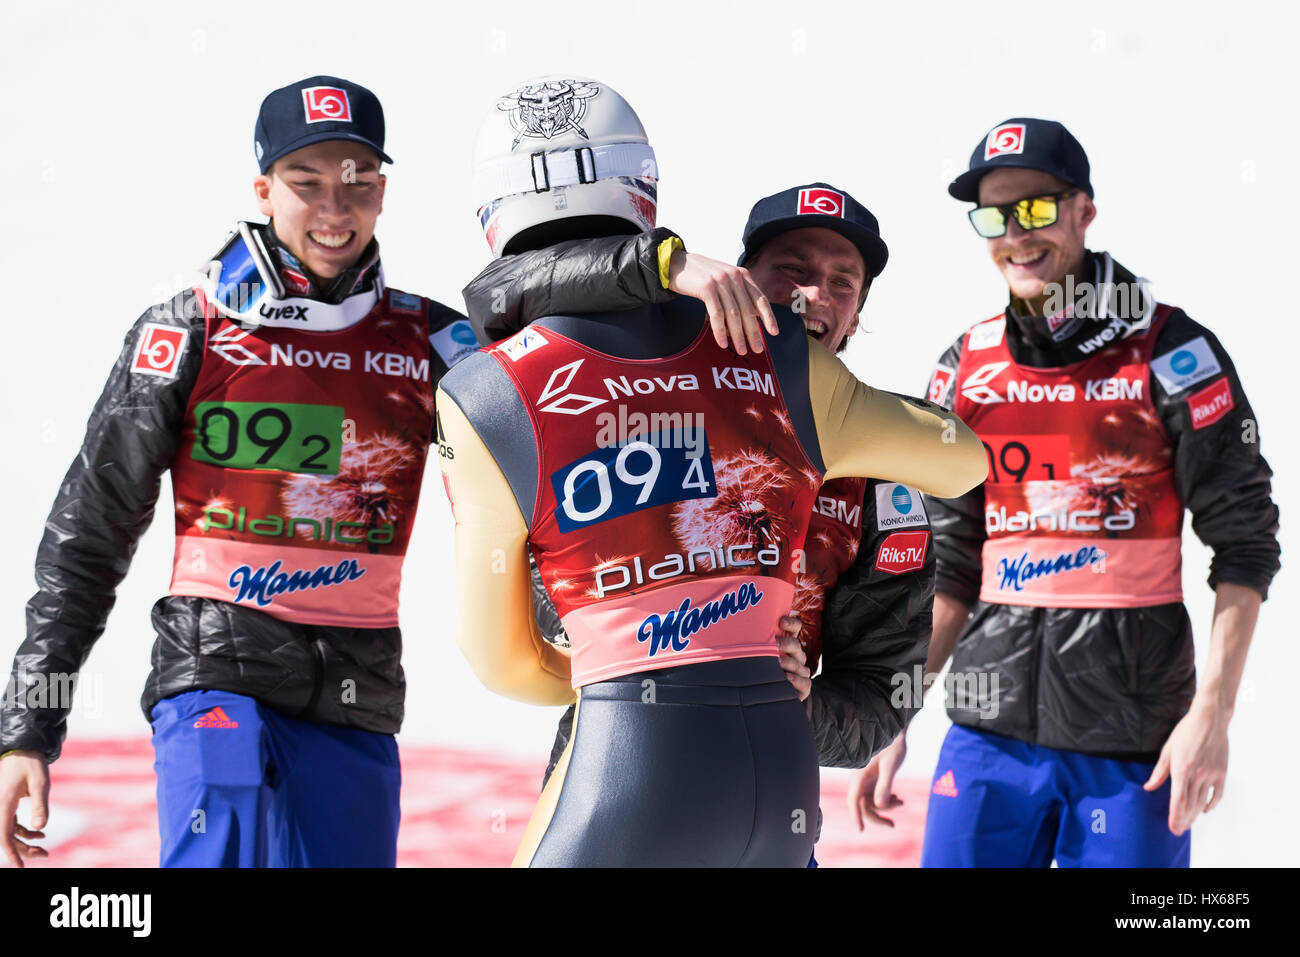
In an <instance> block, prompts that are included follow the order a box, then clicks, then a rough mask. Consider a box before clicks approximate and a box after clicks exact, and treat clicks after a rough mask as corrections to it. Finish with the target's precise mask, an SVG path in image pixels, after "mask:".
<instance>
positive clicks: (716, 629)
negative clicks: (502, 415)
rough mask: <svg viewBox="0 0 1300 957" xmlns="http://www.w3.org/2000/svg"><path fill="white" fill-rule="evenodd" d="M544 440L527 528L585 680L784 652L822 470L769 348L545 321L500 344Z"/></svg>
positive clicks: (576, 677)
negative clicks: (564, 331) (645, 352)
mask: <svg viewBox="0 0 1300 957" xmlns="http://www.w3.org/2000/svg"><path fill="white" fill-rule="evenodd" d="M492 355H493V356H494V357H495V358H496V360H497V361H498V362H499V363H500V364H501V366H502V368H504V369H505V371H506V373H507V374H508V375H510V376H511V378H512V379H513V380H514V382H515V386H516V388H517V389H518V391H519V393H520V395H521V396H522V398H523V400H524V404H525V406H526V408H527V410H528V413H529V416H530V418H531V420H532V424H533V429H534V432H535V436H536V441H537V448H538V450H539V457H540V462H539V475H538V493H537V497H536V505H535V509H534V514H533V515H532V516H531V519H530V525H529V542H530V544H531V546H532V549H533V554H534V556H535V558H536V560H537V564H538V567H539V569H540V571H541V574H542V581H543V582H544V584H545V585H546V587H547V590H548V591H549V593H550V595H551V598H552V600H553V601H554V603H555V606H556V608H557V610H558V611H559V613H560V616H561V620H562V621H563V623H564V629H565V631H566V632H567V633H568V635H569V639H570V641H571V642H572V646H573V684H574V687H581V686H583V685H586V684H590V683H592V682H595V681H602V680H605V679H608V678H613V677H617V676H619V675H624V674H630V673H633V672H637V671H646V670H651V669H659V668H668V667H674V666H677V665H682V664H688V663H694V662H702V661H715V660H722V659H728V658H742V657H756V656H769V655H770V656H775V655H777V654H778V651H777V647H776V642H775V638H774V634H775V631H776V625H777V619H778V618H780V617H781V616H782V615H784V614H786V613H788V611H789V610H790V608H791V605H792V600H793V596H794V591H795V575H796V570H797V567H798V564H799V561H798V556H797V554H796V553H797V551H798V550H799V549H801V548H802V546H803V542H804V536H805V534H806V533H807V529H808V521H809V516H810V514H811V511H812V505H813V499H814V496H815V494H816V492H817V489H818V488H819V487H820V486H821V480H822V476H821V475H820V474H819V473H818V471H817V470H816V469H815V467H814V466H813V465H812V463H811V462H809V461H808V458H807V456H806V455H805V454H804V451H803V449H802V447H801V446H800V444H799V442H798V440H797V439H796V437H795V430H794V428H793V427H792V425H791V422H790V416H789V412H788V410H787V408H786V404H785V400H784V398H783V396H782V394H781V390H780V385H779V382H778V381H777V376H776V373H775V372H774V370H773V367H772V364H771V361H770V357H769V355H768V354H767V353H766V352H764V353H761V354H754V353H750V354H749V355H747V356H736V355H735V354H733V353H731V352H729V351H725V350H722V349H720V348H718V346H717V344H716V343H715V342H714V341H713V337H712V335H711V334H710V333H709V330H708V328H707V326H706V327H705V328H704V329H702V330H701V332H700V335H699V337H698V338H697V339H696V340H695V341H694V343H693V344H692V345H691V346H690V347H689V348H687V349H686V350H685V351H684V352H682V353H680V354H678V355H676V356H672V357H669V358H664V359H650V360H627V359H619V358H616V357H613V356H609V355H605V354H602V353H598V352H595V351H593V350H591V349H589V348H587V347H586V346H583V345H581V344H579V343H577V342H575V341H573V340H572V339H569V338H567V337H565V336H563V335H560V334H559V333H557V332H555V331H553V330H551V329H547V328H537V327H532V328H529V329H526V330H524V331H523V332H522V333H520V334H518V335H517V336H515V337H514V338H512V339H509V340H506V341H505V342H503V343H501V344H499V345H498V346H496V347H495V348H494V349H493V350H492Z"/></svg>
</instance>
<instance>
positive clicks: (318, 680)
mask: <svg viewBox="0 0 1300 957" xmlns="http://www.w3.org/2000/svg"><path fill="white" fill-rule="evenodd" d="M311 651H312V659H313V661H314V663H315V669H314V674H313V676H312V689H311V698H310V699H308V701H307V706H306V707H305V708H303V709H302V714H303V717H308V718H309V717H310V716H311V715H312V713H313V712H314V711H315V710H316V704H317V702H319V701H320V696H321V692H322V691H323V690H324V689H325V652H324V651H322V650H321V646H320V639H319V638H312V639H311Z"/></svg>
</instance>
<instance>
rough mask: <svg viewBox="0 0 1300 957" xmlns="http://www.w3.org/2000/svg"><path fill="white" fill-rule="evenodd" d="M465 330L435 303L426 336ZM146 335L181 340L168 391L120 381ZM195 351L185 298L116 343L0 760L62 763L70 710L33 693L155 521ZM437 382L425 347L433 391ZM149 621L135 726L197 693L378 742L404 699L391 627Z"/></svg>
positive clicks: (67, 492) (232, 608) (204, 611)
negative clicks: (163, 330)
mask: <svg viewBox="0 0 1300 957" xmlns="http://www.w3.org/2000/svg"><path fill="white" fill-rule="evenodd" d="M376 255H377V254H376ZM368 265H377V259H375V260H372V261H369V262H368ZM351 282H352V278H348V279H347V282H346V283H345V284H344V285H350V284H351ZM336 285H338V283H336ZM322 298H323V297H322ZM464 318H465V317H464V316H462V315H461V314H460V313H458V312H456V311H455V310H453V309H449V308H448V307H446V306H443V305H441V304H439V303H432V304H431V305H430V308H429V316H428V319H429V327H430V332H434V331H437V330H440V329H442V328H443V327H445V326H447V325H449V324H451V323H452V322H455V321H456V320H462V321H463V320H464ZM150 322H152V323H160V324H163V325H168V326H176V327H179V328H182V329H185V330H186V333H187V336H188V339H187V344H186V347H185V349H184V354H183V356H182V358H181V360H180V366H179V368H178V369H177V372H176V375H175V377H174V378H165V377H161V376H156V375H141V374H137V373H133V372H132V371H131V365H132V361H133V358H134V352H135V348H136V345H137V343H138V341H139V338H140V334H141V330H142V328H143V326H144V324H145V323H150ZM204 346H205V343H204V320H203V315H202V311H201V306H200V304H199V302H198V300H197V297H196V296H195V294H194V293H193V292H192V291H189V290H187V291H184V292H181V293H178V294H177V295H176V296H175V297H174V298H173V299H171V300H170V301H168V302H165V303H161V304H159V305H157V306H154V307H153V308H151V309H149V310H148V311H146V312H145V313H144V314H143V315H142V316H141V317H140V318H139V319H138V320H137V321H136V323H135V324H134V325H133V326H132V328H131V330H130V331H129V332H128V333H127V335H126V339H125V342H124V344H123V347H122V351H121V353H120V355H119V356H118V359H117V362H116V364H115V365H114V366H113V370H112V372H111V373H110V374H109V377H108V382H107V384H106V385H105V386H104V390H103V393H102V394H101V395H100V397H99V400H98V402H96V404H95V408H94V411H93V412H92V413H91V416H90V421H89V423H88V424H87V427H86V437H85V441H84V442H83V443H82V446H81V450H80V452H79V453H78V455H77V458H76V460H75V461H74V462H73V463H72V466H71V467H70V468H69V469H68V472H67V475H66V476H65V477H64V479H63V482H62V484H61V485H60V486H59V491H58V494H57V496H56V498H55V501H54V507H53V508H52V509H51V510H50V515H49V518H48V519H47V520H46V523H45V534H44V536H43V537H42V539H41V543H40V546H39V548H38V550H37V555H36V582H37V588H38V590H37V592H36V594H35V595H33V596H32V598H31V600H30V601H29V602H28V603H27V634H26V639H25V640H24V641H23V642H22V644H21V646H20V647H19V648H18V652H17V654H16V655H15V657H14V665H13V672H12V674H11V676H10V679H9V683H8V687H7V689H6V696H5V698H4V703H3V708H2V709H0V753H2V752H5V751H10V750H19V749H28V750H33V751H39V752H41V753H43V754H44V755H45V756H46V759H47V760H49V761H53V760H55V759H56V758H57V757H58V756H59V752H60V749H61V747H62V743H63V738H64V736H65V734H66V730H67V728H66V723H67V716H68V710H69V707H70V704H71V702H70V701H68V700H67V699H66V698H62V699H60V700H58V701H49V700H43V699H38V698H36V697H34V696H33V689H36V688H38V687H39V686H41V685H47V686H53V685H51V684H50V678H49V677H48V676H62V675H76V674H78V673H79V672H80V670H81V667H82V665H83V663H84V662H85V660H86V657H87V655H88V654H89V653H90V650H91V648H92V646H93V645H94V643H95V641H96V640H97V639H98V638H99V636H100V635H101V634H103V631H104V627H105V625H106V623H107V619H108V614H109V611H110V610H111V609H112V607H113V603H114V600H115V591H116V588H117V586H118V584H119V583H120V582H121V581H122V579H123V578H124V577H125V576H126V572H127V568H128V567H129V565H130V563H131V558H132V556H133V555H134V553H135V548H136V545H137V543H138V541H139V539H140V536H141V535H143V534H144V531H145V529H147V528H148V527H149V524H150V522H151V521H152V519H153V513H154V506H155V503H156V501H157V498H158V493H159V488H160V485H161V481H162V474H163V472H165V471H166V470H167V468H168V466H169V464H170V463H171V461H172V458H173V456H174V455H175V454H176V450H177V448H178V446H179V444H180V441H181V429H182V425H183V420H184V415H185V410H186V406H187V404H188V401H189V395H190V392H191V390H192V389H193V387H194V383H195V381H196V378H197V376H198V371H199V365H200V360H201V357H202V355H203V350H204ZM445 372H446V364H445V363H444V362H443V361H442V358H441V357H440V355H439V354H438V352H437V351H436V350H435V349H432V348H431V349H430V380H431V388H433V389H436V388H437V382H438V379H439V378H440V377H441V375H442V374H443V373H445ZM431 438H432V437H431ZM152 618H153V625H154V628H155V630H156V632H157V635H158V637H157V641H156V643H155V644H154V648H153V655H152V658H153V668H152V671H151V672H150V674H149V678H148V682H147V684H146V687H145V691H144V695H143V697H142V699H141V702H140V703H141V707H142V708H143V709H144V713H145V716H146V718H148V717H149V715H150V712H151V710H152V708H153V706H154V704H156V703H157V702H158V701H159V700H161V699H162V698H166V697H170V696H172V695H176V694H180V693H182V692H185V691H192V690H198V689H208V690H223V691H232V692H236V693H239V694H244V695H248V696H250V697H253V698H256V699H257V700H258V701H260V702H262V703H263V704H266V705H268V706H269V707H272V708H274V709H276V710H277V711H280V712H282V713H284V714H287V715H289V716H291V717H297V718H301V719H304V720H310V721H318V722H322V723H326V724H338V725H344V726H348V727H355V728H361V729H363V730H367V731H376V732H382V733H395V732H396V731H397V730H398V728H399V727H400V726H401V723H402V716H403V707H404V705H403V702H404V698H405V690H406V689H405V679H404V677H403V674H402V668H401V664H400V657H401V632H400V631H399V630H398V629H397V628H395V627H394V628H376V629H357V628H338V627H325V626H318V625H301V624H294V623H291V622H285V621H280V620H277V619H275V618H272V617H270V616H269V615H265V614H263V613H261V612H258V611H255V610H252V609H249V608H246V607H242V606H236V605H233V604H229V603H227V602H222V601H215V600H211V599H206V598H191V597H175V596H168V597H165V598H162V599H161V600H159V601H158V602H157V604H155V606H154V609H153V615H152ZM345 682H350V683H349V684H346V685H345V684H344V683H345ZM56 683H57V681H56ZM33 704H37V705H39V706H36V707H33V706H32V705H33Z"/></svg>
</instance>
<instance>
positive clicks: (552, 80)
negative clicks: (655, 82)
mask: <svg viewBox="0 0 1300 957" xmlns="http://www.w3.org/2000/svg"><path fill="white" fill-rule="evenodd" d="M658 178H659V172H658V167H657V166H656V165H655V154H654V150H653V149H651V148H650V143H649V141H648V140H647V138H646V133H645V127H643V126H642V125H641V121H640V120H639V119H638V118H637V115H636V113H635V112H634V111H633V109H632V107H630V106H628V104H627V101H626V100H624V99H623V97H621V96H619V94H618V93H617V91H615V90H613V89H612V88H610V87H608V86H606V85H605V84H603V83H598V82H597V81H595V80H590V79H586V78H584V77H579V76H574V75H572V74H555V75H552V76H543V77H538V78H536V79H532V80H529V81H528V82H526V83H524V84H522V85H521V86H519V87H518V88H516V89H515V90H513V91H511V92H510V93H507V94H506V95H504V96H502V97H499V98H498V99H497V101H496V103H495V104H494V106H493V108H492V111H491V113H489V114H488V117H487V119H486V120H484V122H483V125H482V126H481V127H480V128H479V133H478V139H477V140H476V141H475V144H474V180H473V187H472V188H473V193H474V201H475V203H476V204H477V208H478V215H479V222H480V224H481V225H482V226H483V233H484V235H485V236H486V237H487V242H488V246H489V247H491V249H492V255H493V256H494V257H497V258H499V257H501V256H502V255H504V254H505V251H506V247H507V246H509V244H510V241H511V240H513V239H514V238H515V237H517V236H518V235H519V234H520V233H522V232H523V231H524V230H526V229H530V228H531V227H533V226H539V225H541V224H543V223H553V222H556V221H559V220H565V219H572V218H574V217H579V216H584V217H601V218H602V219H603V218H606V217H613V218H614V219H616V220H621V221H622V223H614V224H612V225H614V226H616V227H618V228H620V229H621V227H622V225H623V224H627V226H628V229H627V231H628V232H641V231H643V230H647V229H653V228H654V225H655V209H656V204H657V190H656V185H655V184H656V182H657V180H658ZM605 225H606V226H608V225H611V224H609V223H608V222H607V221H605Z"/></svg>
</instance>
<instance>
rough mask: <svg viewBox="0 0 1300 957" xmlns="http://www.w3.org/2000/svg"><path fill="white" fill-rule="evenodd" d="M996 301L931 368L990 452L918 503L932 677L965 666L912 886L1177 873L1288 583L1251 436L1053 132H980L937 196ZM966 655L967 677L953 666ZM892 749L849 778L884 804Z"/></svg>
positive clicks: (1206, 357)
mask: <svg viewBox="0 0 1300 957" xmlns="http://www.w3.org/2000/svg"><path fill="white" fill-rule="evenodd" d="M949 192H950V193H951V194H952V195H953V196H954V197H955V198H957V199H959V200H964V201H967V202H972V203H975V204H976V207H975V208H974V209H972V210H971V211H970V214H969V215H970V220H971V223H972V224H973V225H974V227H975V230H976V232H977V233H979V235H980V236H981V237H983V238H985V239H986V240H987V244H988V251H989V254H990V256H991V257H992V259H993V262H994V265H996V266H997V268H998V270H999V271H1000V272H1001V273H1002V276H1003V278H1004V279H1005V280H1006V282H1007V285H1008V287H1009V290H1010V295H1011V299H1010V303H1009V304H1008V306H1007V308H1006V309H1005V311H1004V312H1003V313H1002V314H1000V315H998V316H996V317H994V318H993V319H989V320H987V321H984V322H980V323H977V324H975V325H974V326H972V327H971V328H970V329H969V330H968V331H967V332H965V333H963V334H962V335H961V336H960V337H959V338H958V339H957V341H956V342H954V343H953V345H952V346H951V347H950V348H949V349H948V350H947V351H946V352H944V354H943V356H942V357H941V358H940V360H939V365H938V368H937V369H936V371H935V373H934V376H933V378H932V379H931V384H930V393H929V395H930V398H931V400H933V401H936V402H940V403H942V404H944V405H945V406H947V407H949V408H952V409H953V410H954V411H956V412H957V413H958V414H959V415H960V416H961V417H962V418H963V419H964V420H965V421H966V422H968V423H970V424H971V426H972V427H973V428H974V429H975V430H976V431H977V432H978V433H979V434H980V437H981V438H982V439H983V441H984V444H985V446H986V449H987V453H988V459H989V462H988V464H989V470H988V476H987V478H986V480H985V482H984V483H983V485H981V486H980V487H978V488H976V489H975V490H973V491H971V492H969V493H967V494H966V495H964V496H962V497H960V498H958V499H954V500H951V501H941V500H933V501H931V502H930V503H929V505H930V510H931V516H930V517H931V522H932V523H933V525H934V530H935V547H936V550H937V552H938V558H939V564H938V577H937V582H936V595H935V602H934V635H933V638H932V640H931V645H930V652H929V656H928V659H927V663H926V670H927V672H928V673H930V674H931V675H934V674H936V673H937V672H939V671H940V670H941V669H942V667H943V665H944V663H945V662H946V661H947V659H948V657H949V655H950V654H951V655H952V656H953V662H952V680H951V681H950V682H949V687H950V692H949V703H948V714H949V716H950V717H951V718H952V720H953V726H952V728H951V729H950V731H949V733H948V736H947V738H946V740H945V741H944V745H943V750H942V752H941V754H940V757H939V764H938V768H937V769H936V771H935V777H934V783H933V786H932V790H931V796H930V806H929V814H928V816H927V819H926V831H925V845H924V850H923V852H922V865H923V866H998V867H1022V866H1039V867H1045V866H1048V865H1049V864H1050V863H1051V861H1052V860H1053V859H1055V860H1056V862H1057V864H1058V865H1060V866H1122V867H1152V866H1160V867H1185V866H1187V864H1188V861H1189V858H1190V849H1191V835H1190V831H1189V829H1190V827H1191V824H1192V822H1193V821H1194V820H1195V819H1196V817H1197V815H1198V814H1200V813H1201V812H1202V811H1209V810H1211V809H1212V808H1214V806H1215V805H1217V804H1218V803H1219V801H1220V800H1221V799H1222V797H1223V789H1224V781H1225V778H1226V775H1227V763H1228V730H1227V729H1228V721H1229V719H1230V718H1231V716H1232V711H1233V704H1234V701H1235V698H1236V693H1237V686H1238V683H1239V681H1240V679H1241V674H1242V669H1243V668H1244V667H1245V660H1246V652H1247V649H1248V647H1249V645H1250V639H1251V635H1252V633H1253V630H1254V627H1255V622H1256V617H1257V614H1258V611H1259V606H1260V603H1261V601H1263V600H1264V598H1265V597H1266V596H1267V594H1268V586H1269V583H1270V581H1271V580H1272V578H1273V575H1274V574H1275V573H1276V571H1277V569H1278V554H1279V548H1278V543H1277V526H1278V510H1277V507H1276V506H1275V505H1274V504H1273V502H1272V499H1271V497H1270V477H1271V475H1272V472H1271V470H1270V469H1269V467H1268V463H1267V462H1265V461H1264V458H1263V456H1262V455H1261V454H1260V449H1259V437H1258V431H1257V425H1256V420H1255V416H1254V413H1253V411H1252V410H1251V407H1250V405H1249V403H1248V402H1247V400H1246V395H1245V393H1244V392H1243V391H1242V387H1241V382H1240V380H1239V379H1238V377H1237V373H1236V370H1235V369H1234V368H1233V365H1232V362H1231V360H1230V359H1229V358H1228V355H1227V353H1226V352H1225V351H1224V349H1223V346H1222V345H1221V344H1220V343H1219V341H1218V339H1216V338H1215V336H1214V334H1213V333H1211V332H1210V331H1209V330H1208V329H1207V328H1205V327H1204V326H1202V325H1200V324H1199V323H1197V322H1196V321H1194V320H1193V319H1191V318H1190V317H1189V316H1188V315H1187V314H1186V313H1185V312H1183V310H1181V309H1179V308H1177V307H1174V306H1169V305H1166V304H1164V303H1160V302H1157V301H1156V300H1155V298H1154V297H1153V296H1152V295H1151V293H1150V291H1149V289H1148V288H1147V285H1146V283H1145V281H1143V280H1139V279H1137V278H1136V277H1135V276H1134V275H1133V274H1132V273H1131V272H1129V271H1128V270H1127V269H1125V268H1124V267H1123V266H1121V265H1119V264H1118V263H1116V262H1115V261H1114V260H1113V259H1112V258H1111V257H1110V255H1109V254H1108V253H1104V252H1100V253H1098V252H1092V251H1089V250H1088V249H1086V248H1085V245H1084V233H1085V231H1086V229H1087V227H1088V225H1089V224H1090V223H1091V222H1092V220H1093V218H1094V217H1095V215H1096V207H1095V206H1094V205H1093V190H1092V185H1091V182H1090V178H1089V164H1088V159H1087V156H1086V155H1085V154H1084V151H1083V148H1082V147H1081V146H1080V145H1079V143H1078V141H1077V140H1076V139H1075V138H1074V137H1073V136H1072V135H1070V133H1069V131H1068V130H1066V129H1065V127H1064V126H1062V125H1061V124H1060V123H1056V122H1053V121H1047V120H1038V119H1026V118H1016V119H1011V120H1007V121H1006V122H1004V123H1000V124H998V125H997V126H996V127H994V128H993V129H992V130H991V131H990V132H989V133H988V135H987V136H986V137H984V138H983V139H981V141H980V143H979V145H978V146H977V147H976V149H975V151H974V152H973V153H972V155H971V161H970V168H969V170H968V171H967V172H965V173H963V174H962V175H960V176H958V177H957V178H956V180H954V181H953V183H952V185H951V186H949ZM1184 508H1186V509H1188V510H1189V511H1190V512H1191V513H1192V528H1193V529H1194V530H1195V531H1196V533H1197V535H1198V536H1199V537H1200V539H1201V540H1202V541H1203V542H1205V544H1207V545H1208V546H1210V547H1211V548H1212V549H1213V550H1214V559H1213V561H1212V562H1211V566H1210V576H1209V584H1210V587H1211V588H1213V589H1214V590H1215V608H1214V618H1213V622H1212V624H1211V630H1210V649H1209V655H1208V658H1207V666H1206V672H1205V674H1204V675H1203V676H1202V681H1201V683H1200V686H1199V687H1197V682H1196V675H1195V669H1194V649H1193V645H1192V630H1191V622H1190V620H1189V618H1188V615H1187V610H1186V609H1185V608H1184V606H1183V604H1182V587H1181V565H1180V547H1181V539H1182V516H1183V509H1184ZM954 642H955V652H954ZM905 749H906V744H905V741H904V738H903V736H901V735H900V736H899V738H898V740H897V741H896V742H895V743H894V744H891V745H890V747H889V748H887V749H886V750H885V751H884V752H882V753H881V755H880V756H879V757H878V758H876V759H875V760H873V762H872V764H871V765H869V766H868V767H867V768H866V769H865V771H864V772H863V781H862V784H861V790H862V792H863V793H864V795H865V797H864V800H865V801H867V802H870V803H874V804H875V805H876V806H887V805H889V804H891V803H895V802H896V801H897V799H896V798H891V796H890V787H891V783H892V779H893V776H894V774H895V772H896V771H897V769H898V766H899V763H900V762H901V760H902V755H903V754H904V753H905Z"/></svg>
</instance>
